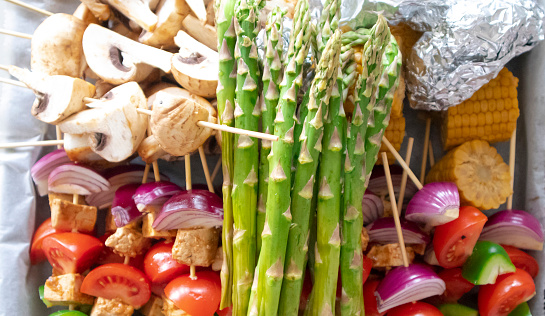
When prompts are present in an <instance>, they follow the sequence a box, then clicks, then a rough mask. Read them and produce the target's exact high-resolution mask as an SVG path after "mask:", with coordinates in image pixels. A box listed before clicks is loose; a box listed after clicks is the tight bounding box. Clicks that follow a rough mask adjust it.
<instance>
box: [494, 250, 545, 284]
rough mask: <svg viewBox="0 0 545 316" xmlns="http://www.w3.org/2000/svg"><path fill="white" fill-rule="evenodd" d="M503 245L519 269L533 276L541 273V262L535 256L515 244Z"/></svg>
mask: <svg viewBox="0 0 545 316" xmlns="http://www.w3.org/2000/svg"><path fill="white" fill-rule="evenodd" d="M502 247H503V249H505V251H506V252H507V254H508V255H509V259H511V262H513V264H514V265H515V267H517V269H522V270H524V271H526V272H528V273H529V274H530V275H531V276H532V278H535V277H536V276H537V274H538V273H539V264H538V263H537V261H536V259H534V257H532V256H530V255H529V254H527V253H526V252H524V251H522V250H520V249H518V248H515V247H513V246H506V245H502Z"/></svg>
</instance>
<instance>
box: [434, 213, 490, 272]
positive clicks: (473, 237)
mask: <svg viewBox="0 0 545 316" xmlns="http://www.w3.org/2000/svg"><path fill="white" fill-rule="evenodd" d="M487 220H488V218H487V217H486V215H484V214H483V213H482V212H481V211H479V210H478V209H476V208H475V207H472V206H462V207H460V214H459V216H458V218H457V219H455V220H453V221H451V222H448V223H446V224H443V225H439V226H437V227H436V228H435V235H434V237H433V248H434V249H435V255H436V257H437V261H438V262H439V264H440V265H441V266H442V267H443V268H447V269H450V268H456V267H460V266H462V265H463V264H464V262H465V261H466V259H467V258H468V257H469V255H471V252H472V251H473V247H475V244H476V243H477V240H478V239H479V235H480V234H481V231H482V230H483V227H484V224H485V223H486V221H487Z"/></svg>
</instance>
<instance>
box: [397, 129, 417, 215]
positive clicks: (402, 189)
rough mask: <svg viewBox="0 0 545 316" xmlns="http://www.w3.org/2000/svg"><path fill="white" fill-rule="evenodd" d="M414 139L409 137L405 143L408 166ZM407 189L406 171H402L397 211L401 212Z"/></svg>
mask: <svg viewBox="0 0 545 316" xmlns="http://www.w3.org/2000/svg"><path fill="white" fill-rule="evenodd" d="M413 144H414V138H412V137H409V142H408V143H407V154H405V163H406V164H407V166H408V165H410V164H411V155H412V152H413ZM406 187H407V171H405V169H403V173H402V174H401V186H400V188H399V198H398V201H397V209H398V210H399V211H401V210H402V209H403V200H404V199H405V188H406Z"/></svg>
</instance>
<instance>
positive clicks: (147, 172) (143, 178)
mask: <svg viewBox="0 0 545 316" xmlns="http://www.w3.org/2000/svg"><path fill="white" fill-rule="evenodd" d="M149 167H150V165H149V164H146V167H145V168H144V176H143V177H142V184H145V183H147V182H148V175H149Z"/></svg>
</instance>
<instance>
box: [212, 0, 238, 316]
mask: <svg viewBox="0 0 545 316" xmlns="http://www.w3.org/2000/svg"><path fill="white" fill-rule="evenodd" d="M234 7H235V0H216V2H215V11H216V26H217V33H218V52H219V60H220V62H219V63H220V65H219V74H218V77H219V80H218V88H217V93H216V94H217V100H218V112H219V118H220V122H221V124H224V125H228V126H234V123H235V122H234V119H233V106H234V104H235V86H236V78H235V76H234V75H233V74H235V73H236V64H235V58H234V49H235V42H236V35H235V29H234V19H233V15H234ZM221 137H222V138H221V142H222V148H223V150H222V156H221V159H222V171H223V185H222V187H223V190H222V191H223V233H222V245H223V248H222V249H223V265H222V268H221V304H220V307H221V308H222V309H223V308H225V307H228V306H231V304H232V302H231V298H232V295H233V292H232V290H233V274H232V273H233V203H232V200H231V188H232V179H233V139H234V136H233V134H231V133H227V132H222V134H221Z"/></svg>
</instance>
